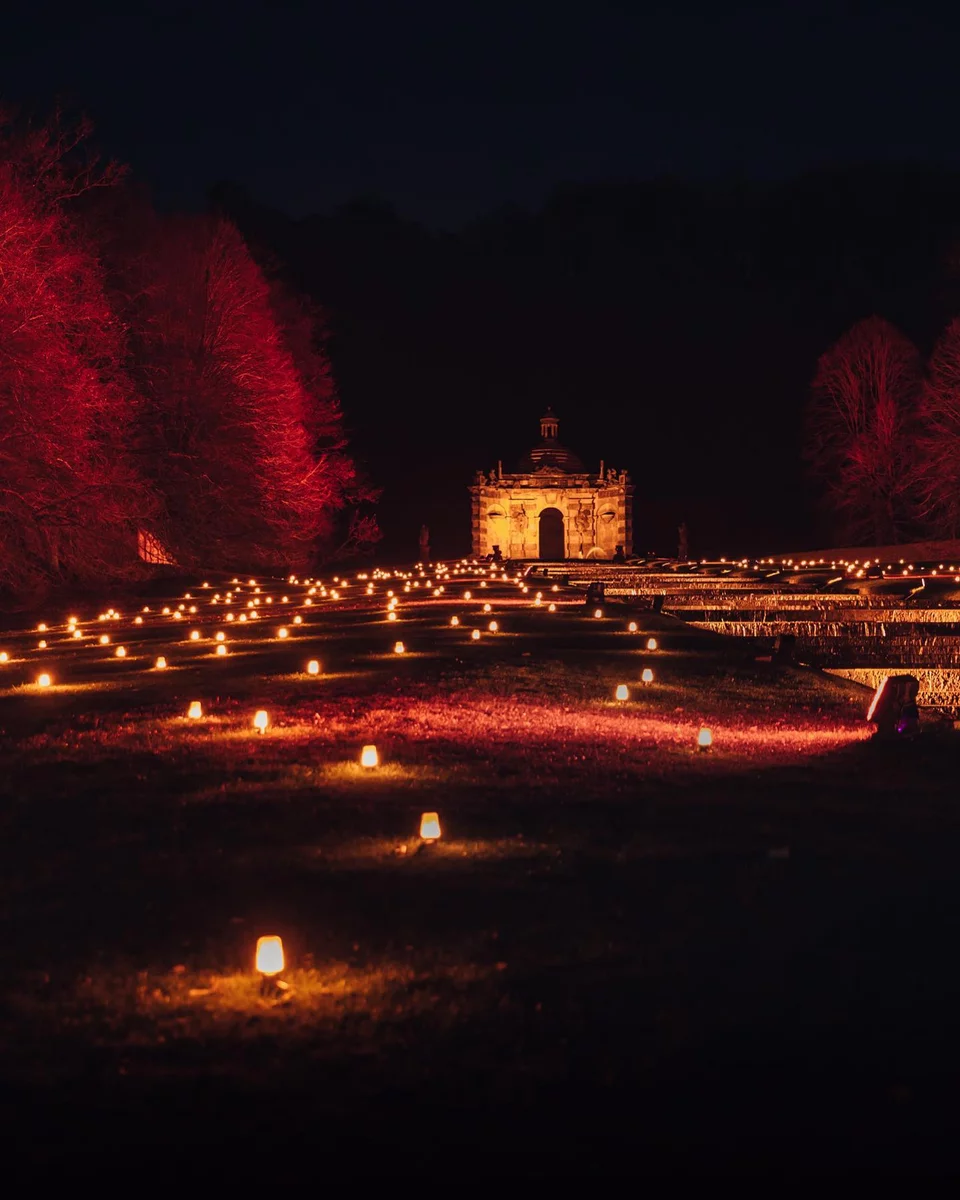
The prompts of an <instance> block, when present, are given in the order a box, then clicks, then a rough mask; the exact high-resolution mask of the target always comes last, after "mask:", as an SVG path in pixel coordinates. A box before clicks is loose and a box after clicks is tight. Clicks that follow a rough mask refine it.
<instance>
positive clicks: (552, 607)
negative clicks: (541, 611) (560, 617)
mask: <svg viewBox="0 0 960 1200" xmlns="http://www.w3.org/2000/svg"><path fill="white" fill-rule="evenodd" d="M556 611H557V606H556V605H555V604H551V605H549V606H548V607H547V612H556Z"/></svg>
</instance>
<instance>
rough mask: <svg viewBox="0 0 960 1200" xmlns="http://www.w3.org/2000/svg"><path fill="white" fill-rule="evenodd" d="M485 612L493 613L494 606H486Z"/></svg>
mask: <svg viewBox="0 0 960 1200" xmlns="http://www.w3.org/2000/svg"><path fill="white" fill-rule="evenodd" d="M483 611H484V612H485V613H487V612H492V611H493V605H492V604H485V605H484V606H483Z"/></svg>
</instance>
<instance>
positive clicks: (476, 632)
mask: <svg viewBox="0 0 960 1200" xmlns="http://www.w3.org/2000/svg"><path fill="white" fill-rule="evenodd" d="M470 637H471V638H472V639H473V640H474V641H475V642H479V641H480V630H479V629H474V630H473V631H472V632H471V634H470Z"/></svg>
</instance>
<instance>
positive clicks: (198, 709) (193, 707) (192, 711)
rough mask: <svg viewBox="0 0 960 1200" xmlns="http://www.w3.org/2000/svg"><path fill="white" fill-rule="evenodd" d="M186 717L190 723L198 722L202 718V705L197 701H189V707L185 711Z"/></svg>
mask: <svg viewBox="0 0 960 1200" xmlns="http://www.w3.org/2000/svg"><path fill="white" fill-rule="evenodd" d="M187 716H188V717H189V718H190V720H191V721H199V720H200V718H201V717H202V716H203V705H202V704H201V703H200V701H199V700H191V701H190V707H189V708H188V709H187Z"/></svg>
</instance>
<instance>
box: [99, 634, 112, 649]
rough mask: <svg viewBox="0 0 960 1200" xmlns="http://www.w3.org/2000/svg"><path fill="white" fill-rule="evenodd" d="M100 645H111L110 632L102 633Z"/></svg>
mask: <svg viewBox="0 0 960 1200" xmlns="http://www.w3.org/2000/svg"><path fill="white" fill-rule="evenodd" d="M100 645H101V646H109V645H110V634H109V633H101V634H100Z"/></svg>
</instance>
